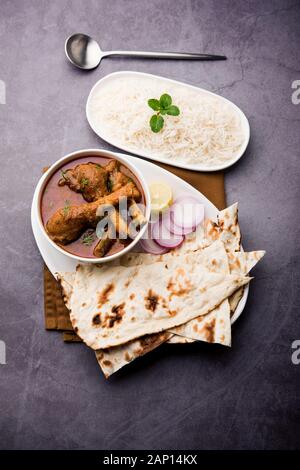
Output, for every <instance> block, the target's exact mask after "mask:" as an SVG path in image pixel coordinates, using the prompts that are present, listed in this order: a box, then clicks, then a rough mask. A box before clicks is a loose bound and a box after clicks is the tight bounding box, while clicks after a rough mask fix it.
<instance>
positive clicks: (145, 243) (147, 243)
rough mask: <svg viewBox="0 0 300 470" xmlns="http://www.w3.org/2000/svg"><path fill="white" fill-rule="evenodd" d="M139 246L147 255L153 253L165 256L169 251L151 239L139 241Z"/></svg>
mask: <svg viewBox="0 0 300 470" xmlns="http://www.w3.org/2000/svg"><path fill="white" fill-rule="evenodd" d="M139 245H140V246H141V247H142V248H143V250H145V251H146V252H147V253H151V254H152V255H163V254H164V253H167V252H168V251H169V250H167V248H164V247H162V246H160V245H158V244H157V243H156V242H155V241H154V240H151V239H150V238H147V239H145V238H141V239H140V241H139Z"/></svg>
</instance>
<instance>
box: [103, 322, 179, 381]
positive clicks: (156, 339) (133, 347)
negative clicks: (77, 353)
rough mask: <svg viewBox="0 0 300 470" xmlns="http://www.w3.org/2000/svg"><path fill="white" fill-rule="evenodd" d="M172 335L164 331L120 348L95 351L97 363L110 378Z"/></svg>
mask: <svg viewBox="0 0 300 470" xmlns="http://www.w3.org/2000/svg"><path fill="white" fill-rule="evenodd" d="M171 336H172V333H168V332H167V331H162V332H160V333H155V334H153V335H146V336H142V337H141V338H138V339H134V340H132V341H129V342H128V343H125V344H121V345H120V346H113V347H112V348H108V349H98V350H97V351H95V353H96V358H97V361H98V363H99V365H100V367H101V369H102V371H103V373H104V375H105V377H106V378H108V377H109V376H110V375H112V374H114V373H115V372H117V370H119V369H121V368H122V367H124V366H126V365H127V364H129V363H130V362H132V361H134V360H135V359H137V358H138V357H140V356H144V355H145V354H147V353H148V352H150V351H153V349H155V348H157V347H158V346H160V345H161V344H162V343H164V342H165V341H167V340H168V339H169V338H171Z"/></svg>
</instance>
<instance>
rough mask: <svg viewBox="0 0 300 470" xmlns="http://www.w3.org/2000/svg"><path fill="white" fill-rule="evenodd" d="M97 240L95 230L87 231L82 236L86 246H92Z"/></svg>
mask: <svg viewBox="0 0 300 470" xmlns="http://www.w3.org/2000/svg"><path fill="white" fill-rule="evenodd" d="M94 241H95V234H94V233H93V232H87V233H85V234H84V235H83V236H82V243H83V245H85V246H91V245H92V244H93V243H94Z"/></svg>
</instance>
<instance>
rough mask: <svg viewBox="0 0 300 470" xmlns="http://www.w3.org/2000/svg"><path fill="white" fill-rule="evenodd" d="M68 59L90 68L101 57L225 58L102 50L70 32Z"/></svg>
mask: <svg viewBox="0 0 300 470" xmlns="http://www.w3.org/2000/svg"><path fill="white" fill-rule="evenodd" d="M65 52H66V55H67V58H68V59H69V61H70V62H71V63H72V64H73V65H75V66H76V67H79V68H80V69H84V70H91V69H94V68H96V67H98V65H99V64H100V62H101V60H102V59H103V57H108V56H114V57H142V58H144V59H182V60H225V59H226V57H225V56H223V55H212V54H197V53H191V52H141V51H102V50H101V49H100V46H99V44H98V43H97V41H95V39H93V38H91V37H90V36H87V35H86V34H81V33H77V34H72V36H69V37H68V38H67V40H66V43H65Z"/></svg>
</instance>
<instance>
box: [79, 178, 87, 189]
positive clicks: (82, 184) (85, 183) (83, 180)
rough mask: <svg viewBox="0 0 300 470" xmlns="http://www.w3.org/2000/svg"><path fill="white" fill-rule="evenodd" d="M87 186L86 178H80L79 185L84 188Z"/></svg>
mask: <svg viewBox="0 0 300 470" xmlns="http://www.w3.org/2000/svg"><path fill="white" fill-rule="evenodd" d="M88 184H89V180H88V178H81V181H80V185H81V186H83V187H85V186H88Z"/></svg>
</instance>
